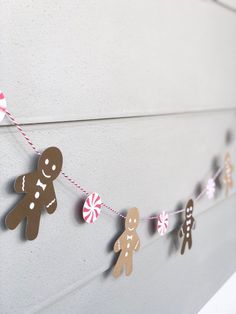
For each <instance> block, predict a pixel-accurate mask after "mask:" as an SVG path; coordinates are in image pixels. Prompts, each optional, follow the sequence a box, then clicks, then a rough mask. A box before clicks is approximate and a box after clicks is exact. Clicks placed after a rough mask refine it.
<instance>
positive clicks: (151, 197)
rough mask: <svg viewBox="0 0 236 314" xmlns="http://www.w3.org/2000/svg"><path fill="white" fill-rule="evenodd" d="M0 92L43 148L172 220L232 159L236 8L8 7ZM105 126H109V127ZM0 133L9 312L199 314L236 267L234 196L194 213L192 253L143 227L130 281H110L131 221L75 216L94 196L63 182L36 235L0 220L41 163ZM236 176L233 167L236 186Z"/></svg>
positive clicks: (1, 236)
mask: <svg viewBox="0 0 236 314" xmlns="http://www.w3.org/2000/svg"><path fill="white" fill-rule="evenodd" d="M0 12H2V13H1V18H0V89H1V90H3V91H4V92H5V94H6V95H7V98H8V104H9V110H10V111H12V113H14V114H15V116H16V117H17V118H18V120H19V121H20V122H21V123H23V124H25V126H24V127H25V129H26V130H27V132H28V133H29V135H30V137H31V138H32V140H33V141H34V143H35V144H36V145H37V147H38V148H39V149H41V150H43V149H44V148H46V147H48V146H50V145H57V146H58V147H60V148H61V150H62V151H63V154H64V170H65V171H66V172H68V173H69V174H71V175H72V176H73V177H75V178H77V179H78V180H80V182H81V184H82V185H83V186H85V187H86V188H87V189H88V190H89V191H91V192H92V191H98V192H100V194H101V195H102V198H103V201H104V202H106V203H109V204H111V205H112V206H113V207H114V208H117V209H119V210H121V211H123V210H126V209H128V208H130V207H131V206H137V207H138V208H139V209H140V212H141V216H142V217H144V216H145V217H146V216H149V215H152V214H154V213H156V211H157V209H166V210H173V209H175V208H177V207H178V206H179V204H180V203H184V202H185V201H186V199H187V198H188V197H189V196H190V195H192V194H193V192H194V190H195V189H196V182H202V183H204V182H205V181H204V180H206V179H207V178H208V177H209V176H211V174H212V172H213V168H214V164H215V161H217V162H219V163H222V162H223V156H224V153H225V151H226V150H229V151H230V152H231V154H232V158H233V161H234V163H235V161H236V152H235V144H234V145H229V144H227V140H226V139H227V138H228V137H229V135H231V137H235V134H236V124H235V121H236V88H235V86H236V58H235V56H236V14H235V13H234V12H232V11H230V10H228V9H226V8H223V7H221V6H219V5H217V4H214V3H213V2H211V1H202V0H198V1H197V0H181V1H178V2H177V1H170V0H158V1H157V0H149V1H143V0H135V1H123V0H119V1H110V0H107V1H106V0H101V1H92V0H91V1H78V0H77V1H76V0H71V1H65V0H61V1H58V0H57V1H46V0H44V1H29V0H22V1H16V0H14V1H13V0H8V1H1V4H0ZM104 118H106V119H104ZM4 124H5V125H1V126H0V133H1V142H0V169H1V171H0V173H1V175H0V183H1V187H2V188H1V191H0V204H1V217H2V223H1V229H0V259H1V262H0V289H1V290H0V308H1V312H3V313H17V314H19V313H33V312H42V313H50V314H51V313H57V314H58V313H65V312H67V313H92V312H96V313H103V314H104V313H147V312H148V313H188V314H189V313H196V311H197V310H199V309H200V308H201V307H202V306H203V304H204V303H205V302H206V301H207V300H208V299H209V298H210V297H211V296H212V295H213V293H215V291H216V290H217V289H218V288H219V287H220V286H221V285H222V284H223V283H224V282H225V280H226V279H227V278H228V277H229V276H230V275H231V274H232V273H233V272H234V271H235V265H236V253H235V249H234V248H235V245H236V233H235V224H236V223H235V221H236V211H235V205H236V194H235V189H234V190H233V191H232V192H231V195H230V197H229V198H228V199H225V197H224V190H223V188H222V189H221V190H220V191H219V193H218V195H217V199H216V201H215V202H213V201H212V202H211V201H207V200H203V201H201V202H200V203H199V204H198V206H197V208H196V214H195V216H196V220H197V228H196V231H194V235H193V236H194V238H193V241H194V243H193V249H192V250H191V252H188V253H187V254H186V256H180V253H179V246H180V243H179V241H178V238H177V236H176V232H175V230H173V229H174V228H175V225H176V224H177V223H178V222H179V221H178V220H177V221H176V220H174V219H173V220H172V221H171V225H170V230H173V232H172V233H170V234H169V235H168V236H166V237H163V238H160V237H159V236H158V235H157V234H154V233H153V228H152V226H151V225H148V224H147V223H142V224H141V225H140V227H139V235H140V238H141V240H142V248H141V250H140V252H139V253H137V254H135V257H134V272H133V274H132V276H131V277H130V278H125V277H124V276H122V277H121V278H119V279H117V280H115V279H114V278H113V277H112V275H111V272H110V271H111V266H112V263H113V261H114V254H113V252H112V251H111V247H112V244H113V242H114V239H115V237H116V236H117V235H118V233H119V232H121V230H122V225H121V223H122V222H121V221H120V220H119V219H118V218H117V217H116V216H114V215H113V214H112V213H110V212H108V211H106V210H105V209H104V210H103V214H102V215H101V217H100V218H99V220H98V221H97V222H96V224H94V225H92V226H89V225H87V224H84V223H82V222H81V221H80V220H77V219H76V211H78V207H79V204H81V202H82V200H83V196H82V195H81V194H80V193H79V192H78V191H77V190H76V189H74V188H73V187H72V186H70V185H69V184H68V183H67V182H66V181H65V180H63V178H60V179H59V180H58V182H57V183H56V184H55V186H56V191H57V197H58V204H59V205H58V209H57V211H56V213H55V214H53V215H51V216H49V215H43V217H42V223H41V226H40V232H39V236H38V238H37V239H36V240H35V241H32V242H26V241H24V240H23V239H22V236H21V234H22V230H21V228H18V229H17V230H15V231H8V230H6V229H5V227H4V224H3V221H4V217H5V215H6V214H7V213H8V212H9V210H10V209H11V208H12V206H13V205H14V204H15V202H16V201H17V200H18V199H19V197H18V195H16V193H14V192H13V188H12V186H13V180H14V178H15V177H16V176H17V175H20V174H23V173H25V172H28V171H31V170H32V169H33V167H34V161H35V160H36V157H35V156H34V154H33V152H32V151H31V150H30V147H28V146H27V145H26V144H25V142H24V139H23V138H22V137H21V136H20V134H19V133H18V132H17V131H16V129H15V128H14V127H12V126H8V121H7V120H5V122H4ZM235 180H236V176H235V173H234V181H235Z"/></svg>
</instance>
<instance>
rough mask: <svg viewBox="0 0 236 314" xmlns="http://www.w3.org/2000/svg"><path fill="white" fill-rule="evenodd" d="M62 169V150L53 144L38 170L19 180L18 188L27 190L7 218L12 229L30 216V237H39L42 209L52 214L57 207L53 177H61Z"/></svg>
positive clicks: (42, 157) (17, 189) (27, 223)
mask: <svg viewBox="0 0 236 314" xmlns="http://www.w3.org/2000/svg"><path fill="white" fill-rule="evenodd" d="M61 168H62V154H61V151H60V150H59V149H58V148H56V147H49V148H47V149H46V150H45V151H44V152H43V153H42V155H41V156H40V158H39V161H38V166H37V170H36V171H34V172H31V173H28V174H25V175H22V176H19V177H18V178H17V179H16V181H15V191H16V192H17V193H25V196H24V197H23V198H22V199H21V201H20V202H19V203H18V204H17V205H16V207H15V208H13V209H12V210H11V211H10V213H9V214H8V215H7V217H6V226H7V227H8V228H9V229H11V230H13V229H15V228H16V227H17V226H18V225H19V223H20V222H21V221H22V220H24V219H25V218H26V230H25V235H26V238H27V239H28V240H34V239H35V238H36V237H37V235H38V231H39V224H40V216H41V211H42V208H43V207H45V208H46V211H47V212H48V213H49V214H52V213H54V211H55V210H56V208H57V200H56V195H55V191H54V187H53V180H55V179H56V178H57V177H58V175H59V173H60V171H61Z"/></svg>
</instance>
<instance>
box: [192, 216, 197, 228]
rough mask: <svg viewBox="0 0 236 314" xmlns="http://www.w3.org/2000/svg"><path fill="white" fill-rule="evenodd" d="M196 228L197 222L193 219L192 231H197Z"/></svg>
mask: <svg viewBox="0 0 236 314" xmlns="http://www.w3.org/2000/svg"><path fill="white" fill-rule="evenodd" d="M195 228H196V220H195V219H194V218H193V226H192V229H193V230H195Z"/></svg>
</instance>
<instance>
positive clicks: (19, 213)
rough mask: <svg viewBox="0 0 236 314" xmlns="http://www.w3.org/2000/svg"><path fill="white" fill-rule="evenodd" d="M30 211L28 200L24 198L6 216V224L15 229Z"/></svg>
mask: <svg viewBox="0 0 236 314" xmlns="http://www.w3.org/2000/svg"><path fill="white" fill-rule="evenodd" d="M27 211H28V200H27V201H26V200H25V199H23V200H22V201H21V202H20V203H18V205H17V206H16V207H15V208H13V209H12V210H11V211H10V213H9V214H8V215H7V217H6V221H5V223H6V226H7V228H8V229H11V230H13V229H15V228H16V227H17V226H18V225H19V223H20V222H21V221H22V220H23V219H24V218H25V217H26V215H27Z"/></svg>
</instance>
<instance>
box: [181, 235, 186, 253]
mask: <svg viewBox="0 0 236 314" xmlns="http://www.w3.org/2000/svg"><path fill="white" fill-rule="evenodd" d="M186 243H187V241H186V240H185V239H184V241H183V244H182V248H181V254H182V255H183V254H184V251H185V246H186Z"/></svg>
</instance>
